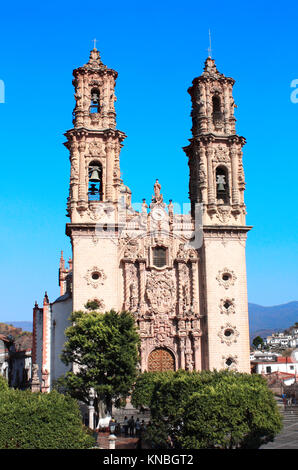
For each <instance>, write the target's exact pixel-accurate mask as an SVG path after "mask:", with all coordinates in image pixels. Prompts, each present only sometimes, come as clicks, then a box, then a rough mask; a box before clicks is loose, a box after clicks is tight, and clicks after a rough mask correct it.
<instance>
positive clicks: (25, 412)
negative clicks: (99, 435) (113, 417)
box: [0, 377, 95, 449]
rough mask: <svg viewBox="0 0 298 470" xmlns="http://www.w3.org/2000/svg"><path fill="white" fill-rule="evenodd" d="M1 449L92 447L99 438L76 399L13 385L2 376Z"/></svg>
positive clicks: (0, 389) (0, 383)
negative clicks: (91, 428) (87, 423)
mask: <svg viewBox="0 0 298 470" xmlns="http://www.w3.org/2000/svg"><path fill="white" fill-rule="evenodd" d="M0 422H1V426H0V448H1V449H88V448H91V447H94V445H95V439H94V437H93V436H92V434H91V433H90V431H89V430H88V429H87V428H85V427H84V426H83V425H82V421H81V415H80V411H79V407H78V404H77V402H76V400H74V399H73V398H71V397H69V396H64V395H61V394H59V393H58V392H57V391H53V392H51V393H32V392H31V391H28V390H26V391H21V390H15V389H12V388H9V387H8V385H7V383H6V381H5V379H4V378H3V377H0Z"/></svg>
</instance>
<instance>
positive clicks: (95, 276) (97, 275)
mask: <svg viewBox="0 0 298 470" xmlns="http://www.w3.org/2000/svg"><path fill="white" fill-rule="evenodd" d="M91 277H92V279H93V280H94V281H97V279H99V278H100V274H99V273H98V272H94V273H92V274H91Z"/></svg>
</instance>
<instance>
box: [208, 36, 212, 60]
mask: <svg viewBox="0 0 298 470" xmlns="http://www.w3.org/2000/svg"><path fill="white" fill-rule="evenodd" d="M208 57H210V59H211V57H212V49H211V32H210V29H209V47H208Z"/></svg>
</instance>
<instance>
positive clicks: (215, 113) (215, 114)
mask: <svg viewBox="0 0 298 470" xmlns="http://www.w3.org/2000/svg"><path fill="white" fill-rule="evenodd" d="M222 119H223V114H222V112H221V101H220V97H219V96H218V95H214V96H213V97H212V120H213V124H214V125H217V124H218V123H221V121H222Z"/></svg>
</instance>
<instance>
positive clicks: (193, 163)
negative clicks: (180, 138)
mask: <svg viewBox="0 0 298 470" xmlns="http://www.w3.org/2000/svg"><path fill="white" fill-rule="evenodd" d="M234 83H235V80H234V79H233V78H230V77H225V76H224V75H223V74H222V73H220V72H218V70H217V68H216V65H215V63H214V60H213V59H211V57H208V58H207V59H206V61H205V67H204V72H203V73H202V75H201V76H199V77H197V78H195V79H194V80H193V82H192V87H190V88H189V90H188V92H189V94H190V96H191V101H192V112H191V117H192V135H193V137H192V138H191V139H190V145H189V146H188V147H185V149H184V150H185V152H186V155H187V156H188V164H189V169H190V179H189V195H190V200H191V204H192V207H193V211H194V205H195V204H196V203H202V204H203V221H204V223H207V224H212V225H218V224H221V223H225V222H227V221H228V222H229V225H231V224H232V225H239V224H240V225H245V213H246V211H245V204H244V196H243V195H244V189H245V182H244V173H243V166H242V147H243V145H244V144H245V139H244V137H240V136H238V135H237V134H236V131H235V122H236V119H235V116H234V109H235V107H236V105H235V102H234V99H233V95H232V90H233V85H234Z"/></svg>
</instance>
